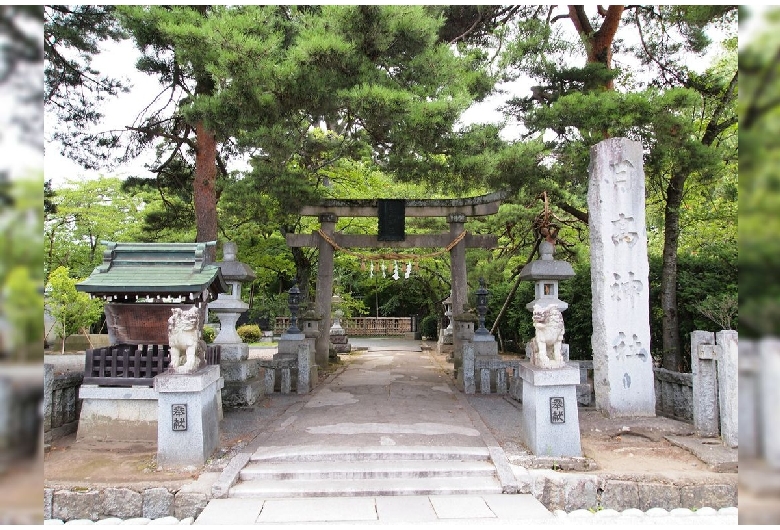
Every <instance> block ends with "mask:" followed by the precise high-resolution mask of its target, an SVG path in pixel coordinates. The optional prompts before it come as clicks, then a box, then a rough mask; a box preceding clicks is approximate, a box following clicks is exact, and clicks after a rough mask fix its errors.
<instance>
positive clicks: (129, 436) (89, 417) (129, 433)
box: [76, 385, 157, 442]
mask: <svg viewBox="0 0 780 530" xmlns="http://www.w3.org/2000/svg"><path fill="white" fill-rule="evenodd" d="M79 398H80V399H81V400H82V402H81V414H80V416H79V422H78V431H77V432H76V439H77V440H101V441H118V442H155V441H157V394H156V393H155V391H154V389H152V388H148V387H138V388H117V387H100V386H97V385H82V386H81V388H80V389H79Z"/></svg>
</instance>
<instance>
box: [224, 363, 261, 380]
mask: <svg viewBox="0 0 780 530" xmlns="http://www.w3.org/2000/svg"><path fill="white" fill-rule="evenodd" d="M219 368H220V374H221V375H222V378H223V379H224V380H225V382H226V383H234V382H241V381H246V380H248V379H254V378H255V377H257V375H258V374H259V373H260V363H259V362H258V360H257V359H253V360H249V361H225V360H224V359H223V360H222V362H220V363H219Z"/></svg>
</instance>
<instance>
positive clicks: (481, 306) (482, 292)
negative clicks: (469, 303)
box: [474, 278, 490, 335]
mask: <svg viewBox="0 0 780 530" xmlns="http://www.w3.org/2000/svg"><path fill="white" fill-rule="evenodd" d="M488 294H490V291H488V290H487V288H485V278H480V279H479V289H477V316H478V317H479V328H478V329H477V330H476V331H475V332H474V334H475V335H488V334H489V333H490V332H489V331H488V330H487V328H486V327H485V315H486V314H487V298H488Z"/></svg>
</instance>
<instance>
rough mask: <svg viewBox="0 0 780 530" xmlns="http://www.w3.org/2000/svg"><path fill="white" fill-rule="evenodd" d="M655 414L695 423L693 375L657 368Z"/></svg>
mask: <svg viewBox="0 0 780 530" xmlns="http://www.w3.org/2000/svg"><path fill="white" fill-rule="evenodd" d="M654 372H655V412H656V414H658V415H659V416H664V417H666V418H672V419H675V420H680V421H685V422H688V423H693V374H690V373H680V372H672V371H671V370H667V369H665V368H655V369H654Z"/></svg>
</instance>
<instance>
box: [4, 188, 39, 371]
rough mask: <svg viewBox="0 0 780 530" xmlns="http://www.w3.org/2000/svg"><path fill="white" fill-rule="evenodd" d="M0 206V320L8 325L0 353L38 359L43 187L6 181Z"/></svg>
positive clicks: (14, 356)
mask: <svg viewBox="0 0 780 530" xmlns="http://www.w3.org/2000/svg"><path fill="white" fill-rule="evenodd" d="M6 184H7V187H5V186H4V188H5V189H3V190H2V192H3V197H2V199H3V202H5V205H3V206H2V207H0V319H3V320H5V322H6V323H7V324H9V325H10V330H9V331H8V332H7V335H6V334H5V333H4V336H3V337H2V339H3V341H2V345H3V351H0V355H3V356H10V357H11V358H13V359H15V360H19V361H24V360H31V359H35V358H37V357H39V356H40V351H41V350H40V344H41V339H42V338H43V323H42V319H41V315H42V313H43V295H42V293H41V288H42V287H43V270H42V268H41V263H42V261H43V230H42V228H43V211H42V208H41V202H42V199H43V197H42V195H43V187H42V186H41V180H39V179H19V180H14V181H12V182H10V183H6Z"/></svg>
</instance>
